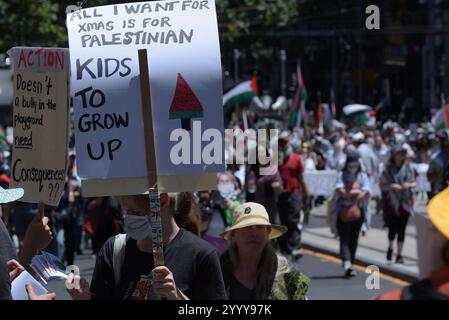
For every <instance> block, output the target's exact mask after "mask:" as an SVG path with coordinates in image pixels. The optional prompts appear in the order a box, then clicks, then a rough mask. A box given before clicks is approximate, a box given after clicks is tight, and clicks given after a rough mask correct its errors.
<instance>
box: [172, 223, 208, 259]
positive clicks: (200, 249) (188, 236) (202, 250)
mask: <svg viewBox="0 0 449 320" xmlns="http://www.w3.org/2000/svg"><path fill="white" fill-rule="evenodd" d="M179 232H181V235H180V239H179V241H180V244H181V246H180V248H182V249H183V250H190V251H194V252H192V253H197V254H202V255H209V254H212V253H214V252H216V249H215V248H214V247H213V246H212V245H211V244H209V243H208V242H207V241H205V240H203V239H201V238H200V237H198V236H197V235H195V234H193V233H192V232H190V231H187V230H185V229H181V230H180V231H179Z"/></svg>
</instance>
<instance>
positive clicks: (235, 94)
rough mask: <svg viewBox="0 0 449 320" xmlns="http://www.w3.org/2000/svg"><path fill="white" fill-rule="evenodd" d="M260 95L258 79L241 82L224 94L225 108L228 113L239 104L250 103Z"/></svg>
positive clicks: (253, 78)
mask: <svg viewBox="0 0 449 320" xmlns="http://www.w3.org/2000/svg"><path fill="white" fill-rule="evenodd" d="M258 95H259V88H258V86H257V78H256V77H255V76H253V77H252V78H251V80H248V81H244V82H240V83H238V84H237V85H235V86H234V87H233V88H231V89H230V90H228V91H227V92H226V93H225V94H223V108H224V110H225V112H226V111H229V110H230V109H232V108H233V107H234V106H235V105H236V104H238V103H250V102H251V100H252V99H253V97H254V96H258Z"/></svg>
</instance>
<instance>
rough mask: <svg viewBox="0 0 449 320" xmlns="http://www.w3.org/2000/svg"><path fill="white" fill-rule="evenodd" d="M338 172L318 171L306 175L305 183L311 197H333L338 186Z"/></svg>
mask: <svg viewBox="0 0 449 320" xmlns="http://www.w3.org/2000/svg"><path fill="white" fill-rule="evenodd" d="M337 178H338V172H337V171H333V170H323V171H321V170H318V171H311V172H305V173H304V181H305V183H306V186H307V190H308V191H309V194H310V195H314V196H332V195H333V194H334V192H335V185H336V184H337Z"/></svg>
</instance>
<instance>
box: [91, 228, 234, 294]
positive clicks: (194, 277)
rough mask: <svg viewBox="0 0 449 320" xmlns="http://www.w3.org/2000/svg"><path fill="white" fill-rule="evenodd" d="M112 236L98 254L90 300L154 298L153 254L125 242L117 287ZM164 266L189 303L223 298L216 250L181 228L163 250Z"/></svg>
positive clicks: (221, 279)
mask: <svg viewBox="0 0 449 320" xmlns="http://www.w3.org/2000/svg"><path fill="white" fill-rule="evenodd" d="M113 255H114V237H112V238H110V239H109V240H108V241H106V243H105V244H104V245H103V248H102V249H101V250H100V252H99V253H98V257H97V262H96V265H95V270H94V274H93V277H92V282H91V286H90V291H91V292H92V293H93V294H94V295H95V296H94V297H93V299H117V300H133V299H134V300H143V299H145V296H146V295H147V293H148V299H157V295H156V294H155V293H154V292H153V290H152V288H151V279H150V274H151V271H152V270H153V269H154V261H153V254H152V253H146V252H142V251H140V250H139V249H138V248H137V243H136V241H135V240H133V239H128V240H127V242H126V247H125V258H124V262H123V265H122V268H121V277H120V281H119V284H118V286H117V288H116V287H115V281H114V270H113ZM164 258H165V265H166V267H167V268H168V269H169V270H170V271H171V272H172V273H173V277H174V279H175V283H176V286H177V287H178V288H179V289H180V290H181V291H182V292H183V293H184V294H185V295H186V296H187V297H188V298H189V299H191V300H206V299H226V293H225V288H224V283H223V276H222V273H221V268H220V261H219V258H218V254H217V252H216V250H215V249H214V248H213V247H212V246H211V245H209V244H208V243H207V242H206V241H204V240H202V239H200V238H199V237H197V236H195V235H194V234H192V233H190V232H188V231H185V230H183V229H180V230H179V232H178V234H177V235H176V236H175V238H174V239H173V240H172V241H171V242H170V243H169V244H168V246H166V247H165V248H164Z"/></svg>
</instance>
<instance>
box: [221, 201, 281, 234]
mask: <svg viewBox="0 0 449 320" xmlns="http://www.w3.org/2000/svg"><path fill="white" fill-rule="evenodd" d="M233 221H234V223H233V224H232V226H230V227H228V228H227V229H226V230H225V231H224V232H223V233H222V234H221V236H222V237H223V238H225V239H226V240H229V239H230V235H231V232H232V231H233V230H237V229H242V228H246V227H250V226H268V227H270V228H271V230H270V234H269V235H268V239H270V240H271V239H275V238H278V237H280V236H282V235H283V234H284V233H285V232H287V228H286V227H284V226H280V225H277V224H271V223H270V219H269V218H268V213H267V210H266V209H265V207H264V206H263V205H261V204H259V203H255V202H247V203H245V204H242V205H240V206H238V207H237V209H235V212H234V218H233Z"/></svg>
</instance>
